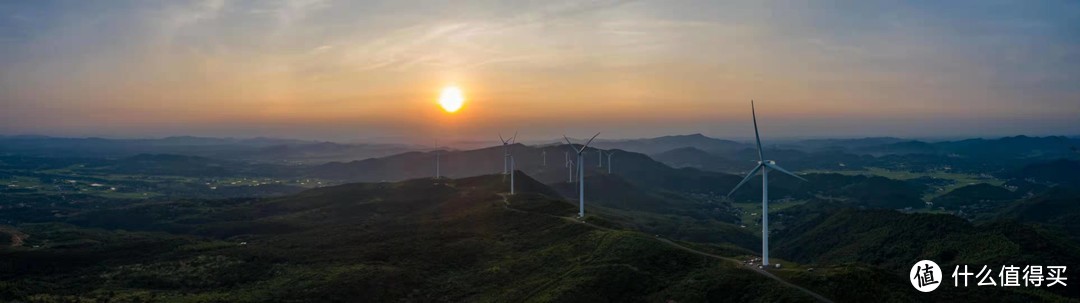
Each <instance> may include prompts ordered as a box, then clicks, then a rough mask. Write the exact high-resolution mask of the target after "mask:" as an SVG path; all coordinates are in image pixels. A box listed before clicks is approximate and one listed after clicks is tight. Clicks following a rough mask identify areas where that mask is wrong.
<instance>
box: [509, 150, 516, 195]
mask: <svg viewBox="0 0 1080 303" xmlns="http://www.w3.org/2000/svg"><path fill="white" fill-rule="evenodd" d="M514 175H515V173H514V156H513V155H511V156H510V194H511V195H513V194H514Z"/></svg>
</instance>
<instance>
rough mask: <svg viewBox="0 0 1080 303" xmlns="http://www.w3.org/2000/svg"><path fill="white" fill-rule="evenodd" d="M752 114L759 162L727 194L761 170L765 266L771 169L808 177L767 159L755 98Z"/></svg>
mask: <svg viewBox="0 0 1080 303" xmlns="http://www.w3.org/2000/svg"><path fill="white" fill-rule="evenodd" d="M750 114H751V115H752V116H753V118H754V139H755V140H756V141H757V151H758V164H757V166H755V167H754V169H753V170H751V171H750V173H749V174H746V177H745V178H743V179H742V181H741V182H739V184H738V185H735V188H733V189H731V192H730V193H728V194H727V195H728V197H731V194H734V193H735V191H736V190H739V187H741V186H742V185H743V184H745V183H746V181H750V178H753V177H754V175H756V174H757V172H758V171H759V170H760V171H761V265H762V266H763V267H764V266H769V169H770V168H771V169H774V170H776V171H779V172H781V173H784V174H787V175H789V176H792V177H795V178H797V179H799V180H803V181H806V179H803V177H799V176H796V175H795V174H793V173H791V172H789V171H787V170H785V169H783V168H781V167H780V166H778V165H776V161H772V160H765V155H764V153H762V151H761V135H759V134H758V128H757V113H755V112H754V100H750Z"/></svg>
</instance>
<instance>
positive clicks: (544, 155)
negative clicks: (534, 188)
mask: <svg viewBox="0 0 1080 303" xmlns="http://www.w3.org/2000/svg"><path fill="white" fill-rule="evenodd" d="M540 158H541V159H542V161H543V162H542V163H541V165H540V166H543V167H547V150H546V149H542V150H540Z"/></svg>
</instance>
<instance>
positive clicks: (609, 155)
mask: <svg viewBox="0 0 1080 303" xmlns="http://www.w3.org/2000/svg"><path fill="white" fill-rule="evenodd" d="M611 155H613V154H612V153H611V151H608V153H607V173H608V174H609V175H610V174H611Z"/></svg>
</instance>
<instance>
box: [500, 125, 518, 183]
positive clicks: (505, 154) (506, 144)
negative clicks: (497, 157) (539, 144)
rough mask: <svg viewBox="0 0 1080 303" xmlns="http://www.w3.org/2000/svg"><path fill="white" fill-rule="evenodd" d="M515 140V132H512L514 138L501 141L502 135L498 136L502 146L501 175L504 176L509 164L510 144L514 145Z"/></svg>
mask: <svg viewBox="0 0 1080 303" xmlns="http://www.w3.org/2000/svg"><path fill="white" fill-rule="evenodd" d="M515 138H517V132H514V136H513V137H510V139H503V136H502V134H501V133H500V134H499V141H502V146H503V175H505V174H506V168H507V166H508V165H509V164H510V144H514V139H515Z"/></svg>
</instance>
